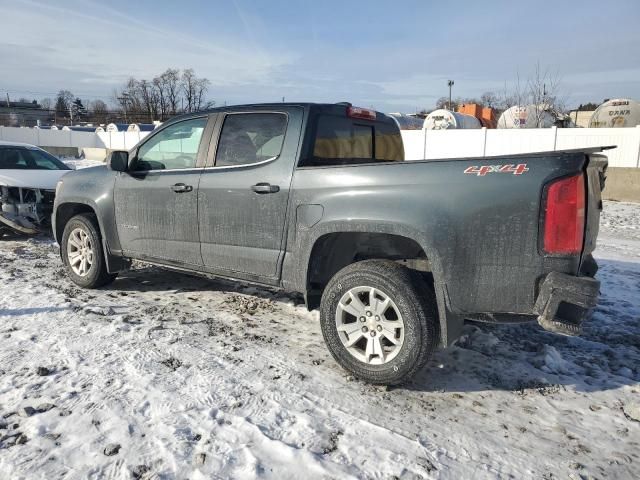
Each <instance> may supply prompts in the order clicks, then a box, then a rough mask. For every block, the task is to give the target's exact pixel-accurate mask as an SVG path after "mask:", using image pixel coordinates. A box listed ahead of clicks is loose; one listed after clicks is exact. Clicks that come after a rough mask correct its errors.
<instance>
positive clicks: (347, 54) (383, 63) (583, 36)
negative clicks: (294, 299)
mask: <svg viewBox="0 0 640 480" xmlns="http://www.w3.org/2000/svg"><path fill="white" fill-rule="evenodd" d="M0 12H2V19H3V22H2V24H3V25H2V28H1V29H0V93H1V94H2V95H3V96H4V93H5V92H6V91H8V92H9V94H10V95H11V96H12V97H14V96H15V97H18V96H27V97H34V98H42V97H45V96H52V95H51V94H53V93H55V92H56V91H58V90H59V89H63V88H65V89H69V90H71V91H72V92H74V93H75V94H77V95H79V96H80V97H82V98H87V99H89V98H103V99H104V100H107V101H108V100H109V99H110V98H111V96H112V92H113V90H114V88H115V87H117V86H119V85H121V84H122V83H123V82H124V81H125V80H126V79H127V78H128V77H129V76H131V75H133V76H135V77H138V78H152V77H153V76H154V75H157V74H159V73H161V72H162V71H164V70H165V69H166V68H167V67H177V68H194V69H195V70H196V73H197V74H199V75H201V76H205V77H207V78H209V79H210V80H211V82H212V85H211V89H210V92H209V97H210V98H211V99H213V100H216V101H217V102H218V103H222V102H225V101H226V102H227V103H246V102H262V101H280V100H281V99H282V97H283V96H284V97H286V99H287V100H288V101H289V100H290V101H303V100H308V101H320V102H322V101H328V102H334V101H351V102H353V103H355V104H359V105H363V106H373V107H375V108H377V109H379V110H383V111H404V112H412V111H415V110H416V109H420V108H424V107H427V108H428V107H432V106H433V105H434V103H435V101H436V99H437V98H439V97H441V96H444V95H447V92H448V89H447V86H446V81H447V79H448V78H452V79H454V80H455V86H454V92H453V95H454V97H455V96H463V97H472V96H479V95H480V94H482V93H483V92H485V91H488V90H492V91H496V92H498V93H503V92H504V90H505V84H506V88H507V89H508V90H509V89H511V88H512V87H513V84H514V82H515V80H516V78H517V76H518V75H519V76H520V78H521V79H525V78H527V77H528V76H529V75H531V73H532V70H533V69H534V68H535V64H536V62H540V64H541V66H542V67H543V68H545V69H549V70H550V71H551V72H553V73H554V74H557V75H558V77H559V78H560V80H561V82H560V87H559V93H560V95H561V96H562V97H563V98H564V99H565V102H566V103H567V105H569V106H573V105H577V104H578V103H582V102H587V101H595V102H600V101H602V99H604V98H614V97H631V98H635V99H636V100H639V99H640V53H639V52H640V0H628V1H623V0H620V1H615V0H610V1H608V2H604V1H555V2H551V1H536V2H523V1H508V2H507V1H504V2H503V1H494V2H492V1H489V0H485V1H483V2H480V1H461V0H459V1H455V2H428V1H424V0H423V1H405V2H402V1H396V2H390V1H379V2H378V1H372V0H370V1H359V0H353V1H346V0H342V1H339V2H338V1H332V0H323V1H315V2H311V1H309V2H305V1H299V2H296V1H289V2H285V1H280V0H269V1H241V0H236V1H225V2H213V1H209V2H207V1H190V0H181V1H170V2H160V1H157V0H156V1H152V0H143V1H137V2H132V1H124V0H109V1H106V2H104V1H103V2H93V1H87V0H84V1H83V0H68V1H67V0H58V1H56V2H40V1H37V0H0Z"/></svg>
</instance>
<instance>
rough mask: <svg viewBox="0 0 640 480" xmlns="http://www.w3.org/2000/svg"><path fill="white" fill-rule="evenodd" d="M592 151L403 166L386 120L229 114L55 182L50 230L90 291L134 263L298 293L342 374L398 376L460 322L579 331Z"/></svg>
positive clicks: (314, 110) (365, 113)
mask: <svg viewBox="0 0 640 480" xmlns="http://www.w3.org/2000/svg"><path fill="white" fill-rule="evenodd" d="M597 150H598V149H592V150H583V151H566V152H551V153H536V154H528V155H513V156H505V157H495V158H492V159H490V160H489V159H486V158H465V159H451V160H438V161H412V162H404V161H403V158H404V153H403V145H402V139H401V136H400V131H399V129H398V126H397V124H396V122H395V121H394V120H393V119H391V118H390V117H388V116H386V115H384V114H381V113H379V112H375V111H372V110H368V109H363V108H357V107H353V106H351V105H349V104H335V105H327V104H323V105H318V104H309V103H300V104H286V103H281V104H280V103H279V104H266V105H247V106H240V107H226V108H220V109H214V110H210V111H206V112H198V113H194V114H189V115H185V116H182V117H179V118H176V119H173V120H171V121H169V122H167V123H165V124H163V125H162V127H160V128H159V129H157V130H155V131H154V132H153V133H151V134H150V135H149V136H148V137H146V138H145V139H144V140H143V141H142V142H141V143H140V144H138V145H137V146H136V147H135V148H134V149H133V150H132V151H131V152H124V151H123V152H113V153H112V154H111V157H110V159H109V161H108V165H107V166H105V167H95V168H88V169H84V170H81V171H76V172H73V173H71V174H69V175H67V176H65V177H64V178H63V179H62V180H61V181H60V182H59V183H58V186H57V194H56V201H55V207H54V215H53V230H54V234H55V237H56V239H57V241H58V243H59V244H60V250H61V255H62V259H63V261H64V265H65V266H66V270H67V272H68V275H69V277H70V278H71V279H72V280H73V281H74V282H75V283H76V284H78V285H80V286H83V287H87V288H95V287H100V286H103V285H106V284H108V283H109V282H112V281H113V280H114V279H115V278H116V276H117V274H118V272H120V271H122V270H125V269H126V268H127V267H128V266H129V263H130V261H131V260H132V259H136V260H141V261H145V262H149V263H153V264H157V265H162V266H164V267H167V268H177V269H180V270H183V271H184V270H187V271H191V272H200V273H203V274H210V275H215V276H220V277H226V278H231V279H240V280H243V281H249V282H254V283H257V284H263V285H269V286H273V287H282V288H285V289H288V290H293V291H298V292H302V293H303V294H304V296H305V300H306V303H307V306H308V308H310V309H313V308H318V307H319V308H320V319H321V327H322V333H323V336H324V339H325V342H326V344H327V346H328V348H329V350H330V352H331V354H332V355H333V357H334V358H335V359H336V361H337V362H338V363H339V364H340V365H342V366H343V367H344V368H346V369H347V370H349V371H350V372H352V373H353V374H354V375H356V376H358V377H359V378H362V379H364V380H366V381H369V382H373V383H379V384H396V383H400V382H403V381H405V380H407V379H409V378H411V377H412V376H413V375H414V374H415V373H416V372H417V371H418V370H419V369H420V368H421V367H422V366H423V365H424V364H425V362H426V361H427V360H428V359H429V357H430V355H431V354H432V353H433V351H434V350H435V349H436V347H437V346H438V345H440V346H447V345H449V344H450V343H451V342H453V341H454V340H456V339H457V338H458V336H459V335H460V331H461V327H462V324H463V321H464V319H476V320H482V321H489V322H498V323H500V322H514V321H529V320H535V319H537V320H538V322H539V323H540V324H541V325H542V326H543V327H544V328H546V329H548V330H552V331H555V332H559V333H563V334H577V333H579V332H580V325H581V323H582V322H583V320H584V319H585V318H587V317H588V316H589V311H590V309H591V308H592V307H593V306H594V305H595V304H596V300H597V296H598V287H599V282H598V281H597V280H595V279H594V278H593V276H594V274H595V272H596V264H595V262H594V260H593V257H592V256H591V252H592V251H593V249H594V248H595V241H596V236H597V233H598V223H599V215H600V209H601V201H600V192H601V189H602V187H603V184H604V170H605V168H606V158H605V157H603V156H601V155H598V154H597V153H596V152H597Z"/></svg>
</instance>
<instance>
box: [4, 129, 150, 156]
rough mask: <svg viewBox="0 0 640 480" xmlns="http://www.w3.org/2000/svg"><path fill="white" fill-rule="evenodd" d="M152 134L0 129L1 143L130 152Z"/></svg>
mask: <svg viewBox="0 0 640 480" xmlns="http://www.w3.org/2000/svg"><path fill="white" fill-rule="evenodd" d="M149 133H150V132H100V133H94V132H77V131H73V130H46V129H41V128H17V127H0V141H9V142H23V143H30V144H32V145H38V146H41V147H70V148H105V149H110V150H129V149H130V148H133V147H134V145H135V144H136V143H138V142H139V141H140V140H141V139H142V138H144V137H145V136H147V135H148V134H149Z"/></svg>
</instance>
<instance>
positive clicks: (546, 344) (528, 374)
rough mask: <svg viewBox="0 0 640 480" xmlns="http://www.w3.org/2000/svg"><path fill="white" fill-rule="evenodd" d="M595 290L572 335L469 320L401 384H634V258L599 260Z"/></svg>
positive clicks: (639, 328)
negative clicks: (585, 317) (589, 313)
mask: <svg viewBox="0 0 640 480" xmlns="http://www.w3.org/2000/svg"><path fill="white" fill-rule="evenodd" d="M598 262H599V264H600V270H599V272H598V275H597V277H598V278H599V279H600V281H601V283H602V284H601V296H600V300H599V302H598V306H597V307H596V309H595V311H594V314H593V317H592V318H591V319H590V320H589V321H587V322H586V323H585V324H584V326H583V333H582V335H581V336H579V337H565V336H561V335H556V334H553V333H550V332H547V331H545V330H543V329H542V328H541V327H540V326H538V325H537V324H535V323H525V324H512V325H490V324H481V323H471V322H469V323H468V324H467V325H466V326H465V331H464V334H463V336H462V337H461V338H460V339H459V340H458V341H457V342H456V343H455V344H454V345H453V346H452V347H450V348H448V349H446V350H442V351H440V352H438V353H437V354H436V355H435V357H434V358H433V360H432V361H431V363H430V365H429V366H428V367H427V368H426V369H425V370H423V371H422V372H421V373H420V374H419V375H417V376H416V377H415V379H414V381H413V382H412V383H411V384H410V385H408V386H407V388H409V389H411V390H424V391H438V390H440V391H441V390H445V391H452V392H454V391H462V392H463V391H477V390H511V391H515V392H519V393H523V394H524V393H526V392H528V391H532V390H534V391H538V393H540V394H543V395H545V394H549V393H553V392H555V391H558V390H561V389H564V388H565V386H569V385H572V386H573V388H575V390H577V391H581V392H593V391H600V390H609V389H616V388H620V387H621V386H624V385H638V384H640V295H638V293H637V292H639V291H640V264H637V263H630V262H622V261H616V260H599V261H598Z"/></svg>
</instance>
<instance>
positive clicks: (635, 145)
mask: <svg viewBox="0 0 640 480" xmlns="http://www.w3.org/2000/svg"><path fill="white" fill-rule="evenodd" d="M402 140H403V142H404V152H405V158H406V159H407V160H420V159H423V158H432V159H435V158H457V157H490V156H494V155H508V154H512V153H528V152H548V151H553V150H566V149H571V148H585V147H596V146H607V145H616V146H617V148H615V149H613V150H607V151H606V152H604V153H605V154H606V155H607V157H609V166H611V167H640V126H638V127H635V128H556V127H552V128H539V129H522V130H516V129H514V130H506V129H505V130H487V129H486V128H482V129H478V130H403V131H402Z"/></svg>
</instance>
